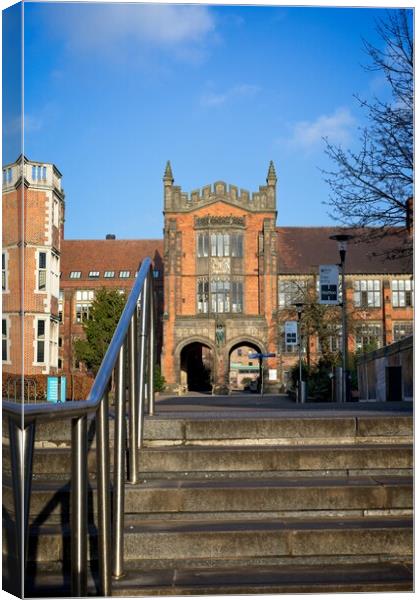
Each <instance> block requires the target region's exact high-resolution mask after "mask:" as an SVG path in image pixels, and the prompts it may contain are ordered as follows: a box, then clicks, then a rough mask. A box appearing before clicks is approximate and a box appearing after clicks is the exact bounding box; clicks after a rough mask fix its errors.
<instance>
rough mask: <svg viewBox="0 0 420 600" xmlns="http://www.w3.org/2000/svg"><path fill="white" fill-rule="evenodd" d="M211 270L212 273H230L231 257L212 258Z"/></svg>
mask: <svg viewBox="0 0 420 600" xmlns="http://www.w3.org/2000/svg"><path fill="white" fill-rule="evenodd" d="M210 272H211V273H212V274H221V275H229V273H230V258H228V257H224V258H211V259H210Z"/></svg>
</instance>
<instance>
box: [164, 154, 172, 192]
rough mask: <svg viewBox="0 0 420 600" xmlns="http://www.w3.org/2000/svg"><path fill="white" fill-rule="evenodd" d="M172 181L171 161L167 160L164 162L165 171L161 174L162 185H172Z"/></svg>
mask: <svg viewBox="0 0 420 600" xmlns="http://www.w3.org/2000/svg"><path fill="white" fill-rule="evenodd" d="M173 182H174V176H173V174H172V167H171V163H170V161H169V160H168V162H167V163H166V167H165V173H164V175H163V183H164V185H165V186H166V185H172V184H173Z"/></svg>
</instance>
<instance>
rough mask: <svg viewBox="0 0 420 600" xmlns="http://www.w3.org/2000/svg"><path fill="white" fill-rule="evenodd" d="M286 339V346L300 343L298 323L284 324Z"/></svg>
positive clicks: (288, 322) (287, 322)
mask: <svg viewBox="0 0 420 600" xmlns="http://www.w3.org/2000/svg"><path fill="white" fill-rule="evenodd" d="M284 338H285V342H286V344H293V345H295V344H297V343H298V331H297V321H286V322H285V324H284Z"/></svg>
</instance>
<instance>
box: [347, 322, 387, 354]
mask: <svg viewBox="0 0 420 600" xmlns="http://www.w3.org/2000/svg"><path fill="white" fill-rule="evenodd" d="M374 339H376V340H377V348H382V346H383V345H384V340H383V324H382V323H381V322H380V321H364V322H363V323H360V322H359V323H357V324H356V325H355V328H354V343H355V349H356V352H357V351H358V350H360V351H363V348H364V347H365V346H366V345H368V344H370V343H371V342H372V341H373V340H374Z"/></svg>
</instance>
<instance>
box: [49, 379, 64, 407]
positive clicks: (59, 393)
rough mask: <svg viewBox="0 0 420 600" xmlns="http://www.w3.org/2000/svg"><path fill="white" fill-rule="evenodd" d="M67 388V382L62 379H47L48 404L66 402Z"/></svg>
mask: <svg viewBox="0 0 420 600" xmlns="http://www.w3.org/2000/svg"><path fill="white" fill-rule="evenodd" d="M66 386H67V380H66V377H65V376H64V375H63V376H62V377H51V376H50V377H48V378H47V402H54V404H56V403H57V402H65V401H66Z"/></svg>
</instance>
